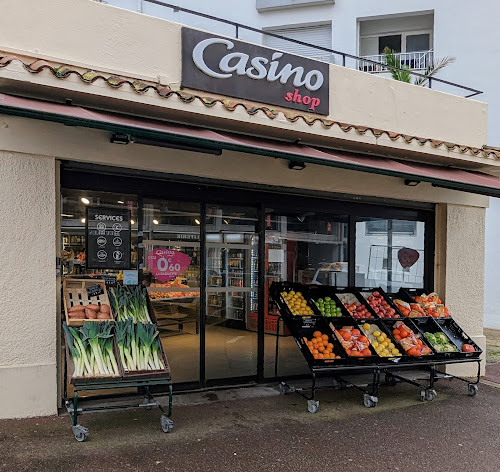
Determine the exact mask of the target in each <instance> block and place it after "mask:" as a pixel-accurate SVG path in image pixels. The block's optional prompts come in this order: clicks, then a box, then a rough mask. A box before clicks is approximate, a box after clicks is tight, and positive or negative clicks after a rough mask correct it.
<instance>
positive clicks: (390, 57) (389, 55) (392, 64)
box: [383, 47, 455, 86]
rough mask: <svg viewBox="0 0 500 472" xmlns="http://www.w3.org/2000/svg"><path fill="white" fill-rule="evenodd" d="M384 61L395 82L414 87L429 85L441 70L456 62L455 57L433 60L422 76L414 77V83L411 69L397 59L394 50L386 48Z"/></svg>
mask: <svg viewBox="0 0 500 472" xmlns="http://www.w3.org/2000/svg"><path fill="white" fill-rule="evenodd" d="M383 53H384V59H385V62H386V64H387V69H388V70H389V72H390V73H391V76H392V78H393V79H394V80H398V81H399V82H406V83H408V84H411V83H413V85H420V86H426V85H427V84H428V83H429V79H430V78H432V77H434V76H435V75H436V74H437V73H438V72H439V71H440V70H441V69H443V68H444V67H446V66H447V65H448V64H451V63H453V62H455V58H454V57H449V56H446V57H443V58H439V59H438V58H433V60H432V62H431V63H429V65H428V66H427V68H426V69H425V71H424V72H423V73H422V75H423V77H421V76H414V77H415V79H414V80H413V82H412V74H411V73H410V70H411V69H410V68H409V67H408V66H407V65H402V64H401V63H400V61H399V59H398V58H397V57H396V54H395V52H394V51H393V50H392V49H389V48H388V47H386V48H385V49H384V51H383Z"/></svg>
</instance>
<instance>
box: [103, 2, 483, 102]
mask: <svg viewBox="0 0 500 472" xmlns="http://www.w3.org/2000/svg"><path fill="white" fill-rule="evenodd" d="M96 1H102V2H103V3H105V2H106V0H96ZM141 2H144V3H151V4H153V5H159V6H162V7H165V8H168V9H171V10H172V11H174V12H183V13H186V14H189V15H194V16H197V17H199V18H205V19H207V20H211V21H215V22H218V23H221V24H225V25H231V26H233V27H234V36H235V38H236V39H238V38H239V37H240V31H242V30H246V31H251V32H253V33H259V34H261V35H267V36H272V37H275V38H278V39H281V40H285V41H289V42H290V43H293V44H299V45H301V46H307V47H312V48H315V49H317V50H318V55H317V56H315V59H317V60H321V61H325V62H331V63H333V64H337V65H341V66H344V67H353V68H359V65H360V64H361V63H362V64H363V65H362V66H361V67H364V65H365V64H370V63H371V64H372V66H373V69H376V68H377V67H380V68H381V69H383V68H385V64H382V63H379V62H377V61H372V60H371V59H368V57H364V58H362V57H359V56H355V55H353V54H349V53H346V52H342V51H336V50H335V49H330V48H326V47H323V46H316V45H314V44H310V43H306V42H304V41H299V40H298V39H292V38H286V37H285V36H281V35H279V34H276V33H271V32H270V31H263V30H261V29H259V28H255V27H253V26H248V25H244V24H242V23H237V22H236V21H231V20H226V19H224V18H218V17H216V16H213V15H209V14H207V13H201V12H198V11H194V10H190V9H188V8H184V7H181V6H179V5H173V4H171V3H165V2H163V1H161V0H141ZM426 52H427V53H429V52H430V51H426ZM360 70H364V69H363V68H361V69H360ZM381 71H382V70H381ZM372 72H375V70H373V71H372ZM382 72H383V71H382ZM409 73H410V74H411V75H412V76H416V77H422V78H425V76H424V75H423V74H422V73H421V72H420V71H418V70H414V69H412V70H410V71H409ZM434 82H437V83H438V84H442V85H447V86H451V87H454V88H456V89H459V90H462V91H466V92H470V93H468V94H467V95H465V97H466V98H469V97H474V96H476V95H479V94H480V93H483V92H481V90H477V89H475V88H472V87H466V86H465V85H460V84H457V83H454V82H450V81H448V80H443V79H439V78H437V77H432V78H429V79H428V80H427V86H428V87H429V88H431V87H432V84H433V83H434Z"/></svg>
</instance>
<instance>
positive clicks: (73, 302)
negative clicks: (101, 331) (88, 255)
mask: <svg viewBox="0 0 500 472" xmlns="http://www.w3.org/2000/svg"><path fill="white" fill-rule="evenodd" d="M95 286H100V290H101V292H102V293H101V294H100V295H95V296H90V297H89V294H88V292H87V289H88V288H91V287H95ZM87 305H97V306H99V307H100V306H101V305H107V306H108V307H109V316H110V318H109V319H97V318H96V319H88V318H70V317H69V311H70V310H71V309H72V308H73V307H76V306H81V307H86V306H87ZM63 307H64V313H65V316H66V323H67V325H68V326H83V324H84V323H87V322H98V323H100V322H101V321H111V322H113V321H115V320H114V316H113V310H112V309H111V305H110V303H109V297H108V292H107V290H106V283H105V282H104V280H97V279H73V278H65V279H64V280H63Z"/></svg>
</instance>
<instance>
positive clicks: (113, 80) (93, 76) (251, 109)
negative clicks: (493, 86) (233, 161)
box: [0, 55, 500, 159]
mask: <svg viewBox="0 0 500 472" xmlns="http://www.w3.org/2000/svg"><path fill="white" fill-rule="evenodd" d="M13 61H17V62H20V63H21V64H22V65H23V66H24V68H25V69H26V70H27V71H29V72H31V73H33V74H38V73H40V72H41V71H43V70H45V69H47V70H49V71H50V72H51V73H52V75H54V77H56V78H58V79H66V78H68V77H69V76H71V75H76V76H77V77H78V78H79V79H80V80H81V81H82V82H84V83H86V84H89V85H90V84H93V83H94V82H96V81H97V80H102V81H104V82H105V83H106V84H108V85H109V86H110V87H112V88H120V87H123V86H124V85H128V86H130V88H131V89H132V90H133V91H134V92H135V93H138V94H143V93H146V92H147V91H148V90H150V89H151V90H153V91H154V92H156V94H157V95H158V96H159V97H161V98H163V99H169V98H171V97H172V96H174V95H175V96H176V97H177V98H178V99H179V100H181V101H182V102H184V103H192V102H194V101H195V100H197V101H199V102H201V103H202V104H203V105H204V106H206V107H209V108H210V107H213V106H215V105H216V104H218V103H219V104H221V105H222V106H223V107H224V109H226V110H227V111H229V112H233V111H235V110H236V109H237V108H238V107H242V108H243V109H244V110H245V111H246V112H247V113H248V114H249V115H255V114H257V113H259V112H262V113H264V114H265V115H266V116H267V117H268V118H269V119H275V118H277V117H278V116H279V114H280V113H282V114H283V115H284V117H285V118H286V119H287V120H288V121H289V122H290V123H296V122H297V121H299V120H302V121H303V122H304V123H306V124H307V125H309V126H312V125H314V124H315V123H316V122H319V123H320V124H321V125H322V126H323V127H324V128H325V129H330V128H332V127H333V126H338V127H339V129H341V130H342V131H343V132H345V133H349V132H351V131H352V130H355V131H356V132H357V133H358V134H360V135H364V134H366V133H367V132H371V134H372V135H373V136H374V137H376V138H379V137H381V136H383V135H384V134H385V135H387V137H388V138H389V139H391V140H392V141H398V140H403V141H405V142H406V143H408V144H411V143H412V142H413V141H414V140H416V141H417V142H418V143H419V144H420V145H421V146H424V145H425V144H427V143H429V144H431V145H432V146H433V147H435V148H440V147H443V146H444V147H445V148H446V149H448V150H450V151H451V150H458V151H459V152H461V153H462V154H466V153H468V154H470V155H473V156H478V155H482V157H485V158H490V157H493V158H496V159H500V148H494V147H491V146H483V147H482V148H481V149H478V148H473V147H470V146H463V145H459V144H455V143H447V142H444V141H439V140H436V139H429V138H420V137H417V136H410V135H406V134H402V133H397V132H394V131H387V130H380V129H375V128H370V127H367V126H360V125H353V124H348V123H341V122H336V121H332V120H328V119H326V118H319V117H317V116H311V115H304V114H301V113H300V112H299V113H297V112H291V111H289V110H275V109H273V108H269V107H266V106H256V105H250V104H247V103H244V102H238V101H235V100H232V99H220V98H212V97H207V96H200V95H196V94H192V93H188V92H185V91H174V90H172V89H171V88H170V87H169V86H168V85H162V84H156V83H152V82H145V81H141V80H137V79H135V80H134V79H127V78H124V77H120V76H117V75H109V76H105V75H104V74H102V73H99V72H95V71H93V70H87V71H85V72H80V71H79V70H77V69H76V68H73V67H71V66H67V65H60V66H59V67H55V66H54V65H53V64H51V63H49V62H47V61H45V60H42V59H36V60H34V61H33V62H31V63H27V62H24V61H23V60H22V59H21V58H19V57H17V56H14V55H6V56H0V69H2V68H4V67H7V66H8V65H9V64H10V63H11V62H13Z"/></svg>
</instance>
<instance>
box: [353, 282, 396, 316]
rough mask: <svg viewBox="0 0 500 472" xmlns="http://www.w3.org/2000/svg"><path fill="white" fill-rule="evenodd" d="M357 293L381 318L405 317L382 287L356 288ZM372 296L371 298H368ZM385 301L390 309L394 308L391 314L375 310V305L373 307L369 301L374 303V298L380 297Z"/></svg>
mask: <svg viewBox="0 0 500 472" xmlns="http://www.w3.org/2000/svg"><path fill="white" fill-rule="evenodd" d="M357 291H358V293H359V294H360V295H361V296H362V297H363V299H364V300H366V303H367V304H368V305H370V308H371V309H372V310H373V311H374V312H375V313H376V315H377V316H378V317H379V318H382V319H397V318H405V316H404V315H403V313H401V311H400V310H399V308H398V307H397V305H396V304H395V303H394V302H393V301H392V299H391V297H389V295H387V293H385V291H384V290H383V289H382V287H376V288H364V287H363V288H360V287H358V288H357ZM370 297H372V298H370ZM380 297H381V298H382V300H383V301H384V302H385V303H387V305H389V309H390V310H394V313H393V314H392V313H391V316H390V317H389V316H387V315H384V314H383V313H380V312H377V310H376V309H375V307H373V306H372V305H371V304H370V302H372V303H374V301H375V300H376V299H380Z"/></svg>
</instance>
